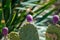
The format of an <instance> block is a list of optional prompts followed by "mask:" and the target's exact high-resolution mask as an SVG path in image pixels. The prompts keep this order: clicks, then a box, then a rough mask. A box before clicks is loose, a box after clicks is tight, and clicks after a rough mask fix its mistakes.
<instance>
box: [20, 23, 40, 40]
mask: <svg viewBox="0 0 60 40" xmlns="http://www.w3.org/2000/svg"><path fill="white" fill-rule="evenodd" d="M19 34H20V38H21V40H39V36H38V32H37V29H36V27H35V26H34V25H33V24H26V25H24V26H23V27H21V29H20V33H19Z"/></svg>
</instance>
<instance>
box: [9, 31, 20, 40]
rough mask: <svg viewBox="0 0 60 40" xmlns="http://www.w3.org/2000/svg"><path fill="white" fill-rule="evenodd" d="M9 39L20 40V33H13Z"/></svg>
mask: <svg viewBox="0 0 60 40" xmlns="http://www.w3.org/2000/svg"><path fill="white" fill-rule="evenodd" d="M8 38H9V39H10V40H20V37H19V34H18V32H11V33H9V35H8Z"/></svg>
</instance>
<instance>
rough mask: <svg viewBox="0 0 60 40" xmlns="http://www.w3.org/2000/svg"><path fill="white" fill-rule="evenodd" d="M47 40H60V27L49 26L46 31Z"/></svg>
mask: <svg viewBox="0 0 60 40" xmlns="http://www.w3.org/2000/svg"><path fill="white" fill-rule="evenodd" d="M46 40H60V27H57V26H55V25H54V26H53V25H51V26H49V27H48V29H47V31H46Z"/></svg>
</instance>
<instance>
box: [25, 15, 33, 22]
mask: <svg viewBox="0 0 60 40" xmlns="http://www.w3.org/2000/svg"><path fill="white" fill-rule="evenodd" d="M26 19H27V22H32V21H33V17H32V15H30V14H28V15H27V17H26Z"/></svg>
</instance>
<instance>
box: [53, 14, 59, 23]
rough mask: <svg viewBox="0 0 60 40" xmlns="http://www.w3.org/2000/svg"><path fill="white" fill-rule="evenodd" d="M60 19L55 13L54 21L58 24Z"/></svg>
mask: <svg viewBox="0 0 60 40" xmlns="http://www.w3.org/2000/svg"><path fill="white" fill-rule="evenodd" d="M58 21H59V16H58V15H54V16H53V23H54V24H56V23H57V22H58Z"/></svg>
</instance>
